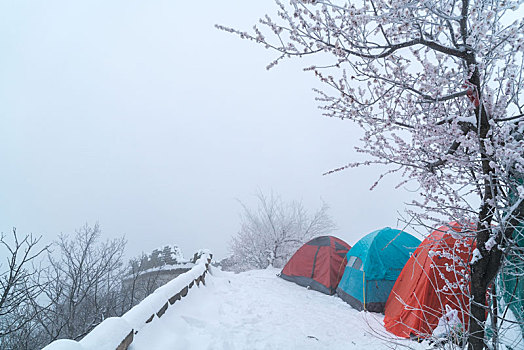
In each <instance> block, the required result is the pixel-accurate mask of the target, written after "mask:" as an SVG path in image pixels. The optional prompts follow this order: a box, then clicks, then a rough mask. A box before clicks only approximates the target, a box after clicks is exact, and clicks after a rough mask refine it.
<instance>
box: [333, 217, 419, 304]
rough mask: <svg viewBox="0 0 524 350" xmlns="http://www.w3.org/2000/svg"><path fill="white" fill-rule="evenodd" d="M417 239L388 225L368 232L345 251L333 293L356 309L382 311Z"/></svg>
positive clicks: (416, 243)
mask: <svg viewBox="0 0 524 350" xmlns="http://www.w3.org/2000/svg"><path fill="white" fill-rule="evenodd" d="M419 244H420V240H418V239H417V238H415V237H413V236H412V235H410V234H409V233H406V232H404V231H400V230H396V229H392V228H389V227H386V228H383V229H381V230H377V231H374V232H371V233H370V234H368V235H366V236H365V237H363V238H362V239H360V240H359V241H358V242H357V243H356V244H355V245H354V246H353V248H351V250H350V251H349V252H348V253H347V265H346V267H345V269H344V275H343V276H342V279H341V280H340V283H339V284H338V288H337V294H338V296H339V297H340V298H342V299H343V300H344V301H346V302H347V303H348V304H350V305H351V306H353V307H354V308H355V309H357V310H368V311H373V312H384V306H385V305H386V301H387V300H388V297H389V293H390V292H391V289H392V288H393V285H394V284H395V281H396V280H397V277H398V275H399V274H400V272H401V271H402V268H403V267H404V265H405V264H406V262H407V261H408V259H409V256H410V255H411V253H412V252H414V251H415V249H416V248H417V247H418V246H419Z"/></svg>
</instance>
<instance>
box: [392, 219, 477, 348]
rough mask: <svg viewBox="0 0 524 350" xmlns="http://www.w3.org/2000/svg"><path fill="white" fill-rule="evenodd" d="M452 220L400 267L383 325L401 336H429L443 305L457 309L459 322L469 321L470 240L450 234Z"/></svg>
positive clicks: (459, 228) (422, 244)
mask: <svg viewBox="0 0 524 350" xmlns="http://www.w3.org/2000/svg"><path fill="white" fill-rule="evenodd" d="M450 227H451V228H452V229H453V231H455V232H460V231H461V227H460V226H459V225H458V224H457V223H456V222H452V223H450V224H449V225H448V226H442V227H440V228H438V229H437V230H435V231H433V233H431V235H430V236H429V237H427V238H426V239H425V240H424V241H423V242H422V243H421V244H420V246H419V247H418V248H417V249H416V250H415V252H414V253H413V255H411V257H410V258H409V260H408V262H407V263H406V265H405V266H404V268H403V269H402V272H401V273H400V276H399V277H398V279H397V281H396V283H395V285H394V286H393V289H392V290H391V294H390V296H389V299H388V301H387V303H386V308H385V315H386V316H385V317H384V325H385V327H386V329H387V330H388V331H389V332H391V333H393V334H395V335H397V336H399V337H403V338H409V337H413V336H415V337H422V338H424V337H427V336H430V335H432V333H433V330H434V329H435V327H436V326H437V324H438V322H439V319H440V318H441V317H442V316H443V312H444V313H445V310H446V305H448V306H449V307H451V308H452V309H455V310H457V311H458V316H459V318H460V322H461V323H462V325H467V323H468V322H469V297H468V295H469V278H468V276H469V273H470V269H469V261H470V260H471V254H472V251H473V249H474V246H473V241H472V239H465V238H459V237H457V238H459V239H456V238H454V237H453V235H452V234H453V232H451V233H450V232H449V230H450Z"/></svg>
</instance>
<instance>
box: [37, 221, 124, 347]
mask: <svg viewBox="0 0 524 350" xmlns="http://www.w3.org/2000/svg"><path fill="white" fill-rule="evenodd" d="M125 243H126V242H125V239H124V238H123V237H121V238H117V239H113V240H106V241H101V230H100V227H99V225H98V224H95V225H93V226H89V225H87V224H86V225H84V226H82V227H81V228H80V229H78V230H76V231H75V233H74V234H72V235H65V234H62V235H60V236H59V239H58V241H57V242H56V243H55V244H54V246H52V248H51V249H52V250H54V251H53V252H51V253H49V255H48V258H47V265H48V266H47V268H46V269H45V270H43V271H42V273H41V276H40V283H41V285H42V286H43V293H44V296H45V298H42V300H34V308H35V309H36V310H37V311H38V316H37V318H36V320H37V322H38V330H39V332H40V335H39V338H40V341H41V342H42V343H43V344H44V345H45V344H47V343H49V342H51V341H54V340H56V339H60V338H68V339H76V340H79V339H81V338H82V337H83V336H85V335H86V334H87V333H88V332H89V331H90V330H91V329H93V328H94V327H95V326H96V325H98V324H99V323H100V322H102V321H103V320H104V319H105V318H107V317H112V316H120V313H121V310H122V305H121V304H122V296H121V281H122V276H123V269H122V265H123V263H122V256H123V253H124V247H125Z"/></svg>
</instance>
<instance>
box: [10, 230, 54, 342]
mask: <svg viewBox="0 0 524 350" xmlns="http://www.w3.org/2000/svg"><path fill="white" fill-rule="evenodd" d="M39 241H40V238H35V237H33V235H31V234H28V235H23V236H21V235H20V234H18V233H17V232H16V229H14V228H13V235H12V239H9V238H8V237H7V236H5V235H4V234H3V233H2V234H0V250H1V251H2V253H6V254H5V258H6V259H5V260H4V261H0V348H2V349H11V348H14V347H15V344H19V343H23V342H25V341H26V340H27V339H24V338H22V339H21V338H20V335H21V334H23V333H24V330H25V329H27V328H31V326H32V324H33V323H34V319H35V317H37V313H36V312H35V310H33V308H32V307H31V301H32V300H35V299H37V298H38V297H39V296H40V294H41V290H42V286H41V285H40V284H39V283H38V281H37V276H38V272H39V270H38V267H36V266H35V265H34V263H35V260H36V259H37V258H38V256H39V255H40V254H42V253H43V252H44V251H45V250H46V249H47V247H44V248H38V244H39Z"/></svg>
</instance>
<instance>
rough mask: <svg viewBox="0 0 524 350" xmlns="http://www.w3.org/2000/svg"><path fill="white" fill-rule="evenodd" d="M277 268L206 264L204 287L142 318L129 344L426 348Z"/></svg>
mask: <svg viewBox="0 0 524 350" xmlns="http://www.w3.org/2000/svg"><path fill="white" fill-rule="evenodd" d="M278 272H279V270H276V269H267V270H258V271H249V272H245V273H240V274H233V273H228V272H222V271H220V270H218V269H216V268H215V269H213V270H212V275H208V276H207V278H206V286H200V287H196V286H195V287H193V289H192V290H191V291H190V293H189V294H188V296H187V297H186V298H183V299H182V300H181V301H180V302H177V303H176V304H174V305H173V306H171V307H169V308H168V310H167V311H166V314H165V315H164V316H162V318H160V319H155V320H154V321H153V322H151V323H149V324H147V325H145V326H144V327H143V328H142V329H141V330H140V332H139V333H138V334H136V335H135V340H134V341H133V343H132V344H131V346H130V347H129V350H146V349H147V350H151V349H172V350H175V349H210V350H211V349H217V350H218V349H224V350H226V349H227V350H239V349H264V350H271V349H301V350H303V349H333V350H335V349H369V350H382V349H394V348H397V347H398V348H405V347H404V346H408V347H410V348H412V349H427V348H428V345H427V344H418V343H416V342H412V341H409V340H401V339H398V338H395V337H393V336H391V335H390V334H389V333H387V332H386V331H385V329H384V327H383V326H382V318H383V316H382V315H380V314H374V313H366V312H358V311H356V310H355V309H353V308H351V307H350V306H349V305H348V304H346V303H345V302H344V301H342V300H341V299H339V298H337V297H336V296H327V295H324V294H322V293H319V292H316V291H312V290H307V289H305V288H303V287H300V286H298V285H296V284H294V283H291V282H287V281H285V280H283V279H281V278H278V277H277V276H276V274H277V273H278Z"/></svg>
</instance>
